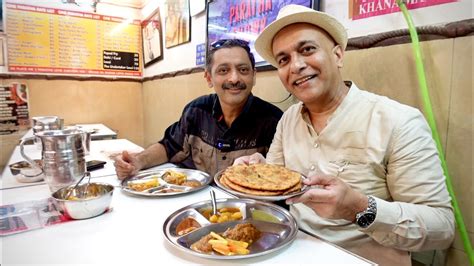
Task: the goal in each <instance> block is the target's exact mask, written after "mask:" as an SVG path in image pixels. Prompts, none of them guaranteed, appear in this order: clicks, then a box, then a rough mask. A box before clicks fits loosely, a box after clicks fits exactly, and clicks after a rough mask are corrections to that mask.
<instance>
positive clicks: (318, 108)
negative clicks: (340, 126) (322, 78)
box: [305, 82, 349, 134]
mask: <svg viewBox="0 0 474 266" xmlns="http://www.w3.org/2000/svg"><path fill="white" fill-rule="evenodd" d="M348 92H349V88H348V87H347V86H346V85H345V84H344V82H341V83H340V84H339V86H338V88H337V89H336V90H335V92H334V94H332V95H330V96H329V98H328V99H324V100H323V101H322V102H321V103H312V104H308V105H306V104H305V106H306V108H307V109H308V114H309V117H310V119H311V124H312V125H313V128H314V129H315V130H316V132H317V133H318V134H319V133H320V132H321V131H322V130H323V129H324V128H325V127H326V125H327V121H328V119H329V117H330V116H331V115H332V114H333V113H334V112H335V111H336V109H337V108H338V107H339V105H341V103H342V101H343V100H344V98H345V97H346V95H347V93H348Z"/></svg>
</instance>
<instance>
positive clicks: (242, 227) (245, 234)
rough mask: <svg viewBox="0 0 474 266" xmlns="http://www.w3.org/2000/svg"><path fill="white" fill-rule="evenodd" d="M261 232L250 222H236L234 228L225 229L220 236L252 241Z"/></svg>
mask: <svg viewBox="0 0 474 266" xmlns="http://www.w3.org/2000/svg"><path fill="white" fill-rule="evenodd" d="M261 234H262V233H261V232H260V231H259V230H258V229H257V228H256V227H255V226H254V225H253V224H251V223H244V224H238V225H236V226H235V227H234V228H229V229H227V230H226V231H225V232H224V233H223V234H222V236H224V237H226V238H230V239H232V240H237V241H244V242H247V243H250V244H251V243H253V242H254V241H255V240H257V239H258V238H259V237H260V235H261Z"/></svg>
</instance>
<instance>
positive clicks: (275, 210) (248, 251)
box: [163, 198, 298, 260]
mask: <svg viewBox="0 0 474 266" xmlns="http://www.w3.org/2000/svg"><path fill="white" fill-rule="evenodd" d="M216 205H217V209H218V214H216V215H212V214H211V210H212V207H211V206H212V204H211V201H202V202H198V203H194V204H191V205H188V206H186V207H184V208H181V209H179V210H177V211H176V212H174V213H172V214H171V215H170V216H169V217H168V218H167V219H166V221H165V222H164V224H163V233H164V235H165V238H166V240H167V241H168V242H169V243H170V244H171V245H172V246H173V247H175V248H177V249H179V250H181V251H183V252H186V253H189V254H192V255H195V256H198V257H203V258H209V259H222V260H229V259H242V258H250V257H255V256H261V255H265V254H268V253H271V252H275V251H277V250H280V249H282V248H284V247H285V246H287V245H289V244H290V243H292V242H293V240H294V239H295V238H296V234H297V233H298V226H297V224H296V221H295V219H294V218H293V216H291V214H290V213H289V212H288V211H287V210H285V209H284V208H282V207H279V206H277V205H275V204H272V203H267V202H261V201H256V200H252V199H234V198H232V199H217V200H216ZM216 216H217V218H216Z"/></svg>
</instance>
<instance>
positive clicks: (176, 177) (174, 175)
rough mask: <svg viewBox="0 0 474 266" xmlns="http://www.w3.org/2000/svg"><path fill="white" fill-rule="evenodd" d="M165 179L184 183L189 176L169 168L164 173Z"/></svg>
mask: <svg viewBox="0 0 474 266" xmlns="http://www.w3.org/2000/svg"><path fill="white" fill-rule="evenodd" d="M163 179H164V180H165V181H166V182H168V183H171V184H175V185H182V184H183V183H184V182H186V179H187V176H186V175H185V174H183V173H179V172H175V171H171V170H169V171H166V172H165V173H164V174H163Z"/></svg>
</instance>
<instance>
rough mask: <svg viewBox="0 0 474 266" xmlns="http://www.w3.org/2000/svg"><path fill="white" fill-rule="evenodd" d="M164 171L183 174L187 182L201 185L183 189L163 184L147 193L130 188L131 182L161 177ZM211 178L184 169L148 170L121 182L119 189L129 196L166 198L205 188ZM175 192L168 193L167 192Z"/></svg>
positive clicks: (198, 172) (196, 171) (202, 173)
mask: <svg viewBox="0 0 474 266" xmlns="http://www.w3.org/2000/svg"><path fill="white" fill-rule="evenodd" d="M166 171H174V172H179V173H183V174H185V175H186V176H187V180H195V181H198V182H199V183H201V186H199V187H185V186H177V185H173V184H165V185H160V186H159V187H156V188H153V189H151V190H147V191H136V190H133V189H131V188H130V183H131V182H142V181H147V180H151V179H153V178H155V177H161V176H162V175H163V174H164V173H165V172H166ZM211 181H212V178H211V176H210V175H208V174H207V173H205V172H202V171H199V170H193V169H185V168H163V169H157V170H150V171H142V172H140V173H139V174H138V175H136V176H133V177H130V178H127V179H125V180H123V181H122V184H121V188H122V191H124V192H126V193H128V194H131V195H138V196H144V197H166V196H172V195H180V194H186V193H192V192H195V191H198V190H201V189H203V188H205V187H206V186H208V185H209V183H211ZM170 189H171V190H175V191H169V190H170Z"/></svg>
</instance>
